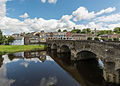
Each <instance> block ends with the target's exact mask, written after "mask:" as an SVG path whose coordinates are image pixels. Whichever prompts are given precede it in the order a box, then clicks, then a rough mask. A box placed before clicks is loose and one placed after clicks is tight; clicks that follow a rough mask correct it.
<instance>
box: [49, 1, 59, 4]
mask: <svg viewBox="0 0 120 86" xmlns="http://www.w3.org/2000/svg"><path fill="white" fill-rule="evenodd" d="M56 2H57V0H48V3H50V4H51V3H53V4H55V3H56Z"/></svg>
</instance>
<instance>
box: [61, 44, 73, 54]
mask: <svg viewBox="0 0 120 86" xmlns="http://www.w3.org/2000/svg"><path fill="white" fill-rule="evenodd" d="M60 51H61V53H71V51H70V49H69V46H67V45H62V46H61V47H60Z"/></svg>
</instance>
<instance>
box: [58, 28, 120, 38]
mask: <svg viewBox="0 0 120 86" xmlns="http://www.w3.org/2000/svg"><path fill="white" fill-rule="evenodd" d="M95 31H96V30H94V31H93V30H91V29H90V28H86V29H82V30H81V29H75V28H73V29H72V30H71V31H70V32H72V33H79V34H95V33H96V35H97V36H99V35H103V34H112V33H116V34H120V27H116V28H114V30H99V31H96V32H95ZM58 32H67V30H63V31H61V29H58Z"/></svg>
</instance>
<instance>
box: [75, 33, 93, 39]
mask: <svg viewBox="0 0 120 86" xmlns="http://www.w3.org/2000/svg"><path fill="white" fill-rule="evenodd" d="M88 37H92V38H93V37H94V35H93V34H73V39H74V40H87V38H88Z"/></svg>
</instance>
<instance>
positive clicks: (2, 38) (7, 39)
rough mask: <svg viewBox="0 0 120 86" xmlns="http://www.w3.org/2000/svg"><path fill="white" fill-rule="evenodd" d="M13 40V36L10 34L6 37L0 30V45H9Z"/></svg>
mask: <svg viewBox="0 0 120 86" xmlns="http://www.w3.org/2000/svg"><path fill="white" fill-rule="evenodd" d="M13 41H14V38H13V37H12V36H8V37H6V36H5V35H3V33H2V31H1V30H0V45H2V44H4V45H9V44H10V43H12V42H13Z"/></svg>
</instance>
